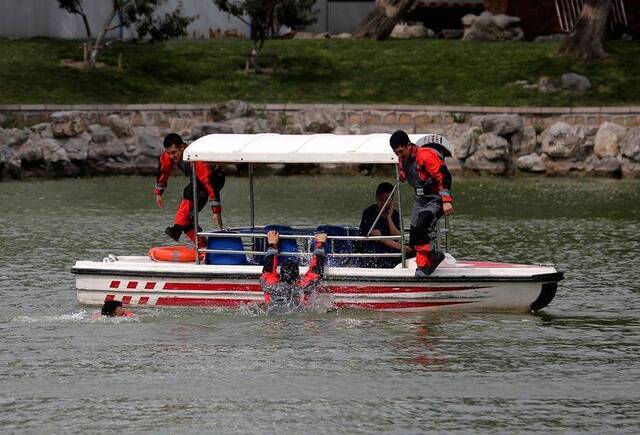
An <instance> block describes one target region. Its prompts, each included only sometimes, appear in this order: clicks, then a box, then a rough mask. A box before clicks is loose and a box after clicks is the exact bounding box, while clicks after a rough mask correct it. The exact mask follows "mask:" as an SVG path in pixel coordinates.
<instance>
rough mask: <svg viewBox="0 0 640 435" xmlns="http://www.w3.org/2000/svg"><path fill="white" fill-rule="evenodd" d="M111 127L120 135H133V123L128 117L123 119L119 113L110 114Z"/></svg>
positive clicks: (120, 136)
mask: <svg viewBox="0 0 640 435" xmlns="http://www.w3.org/2000/svg"><path fill="white" fill-rule="evenodd" d="M108 119H109V127H111V130H113V132H114V133H115V134H116V135H117V136H118V137H119V138H122V137H131V136H133V128H132V126H131V123H130V122H129V121H127V120H126V119H122V118H121V117H120V116H119V115H115V114H114V115H109V118H108Z"/></svg>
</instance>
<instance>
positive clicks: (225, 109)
mask: <svg viewBox="0 0 640 435" xmlns="http://www.w3.org/2000/svg"><path fill="white" fill-rule="evenodd" d="M254 114H255V109H254V108H253V106H251V105H250V104H248V103H245V102H244V101H239V100H230V101H226V102H224V103H219V104H216V105H215V106H213V107H212V108H211V116H212V117H213V120H214V121H226V120H228V119H235V118H244V117H247V116H253V115H254Z"/></svg>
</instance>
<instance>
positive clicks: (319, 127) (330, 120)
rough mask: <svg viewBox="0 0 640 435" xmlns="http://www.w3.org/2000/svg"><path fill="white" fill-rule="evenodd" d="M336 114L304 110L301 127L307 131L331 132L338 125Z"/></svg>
mask: <svg viewBox="0 0 640 435" xmlns="http://www.w3.org/2000/svg"><path fill="white" fill-rule="evenodd" d="M336 119H337V114H336V113H331V112H316V111H313V112H305V113H304V115H303V128H304V130H305V131H307V132H309V133H333V131H334V130H335V129H336V127H337V126H338V123H337V121H336Z"/></svg>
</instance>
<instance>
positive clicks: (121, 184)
mask: <svg viewBox="0 0 640 435" xmlns="http://www.w3.org/2000/svg"><path fill="white" fill-rule="evenodd" d="M380 181H383V180H382V179H377V178H365V177H290V178H279V177H270V178H267V179H259V180H258V182H257V184H256V196H257V197H258V201H257V210H256V217H257V222H258V223H260V224H266V223H279V224H283V223H297V224H307V225H313V224H320V223H322V224H355V225H357V223H358V221H359V218H360V213H361V211H362V209H363V208H365V207H366V206H368V205H369V204H370V203H372V202H373V192H374V190H375V186H376V185H377V184H378V183H379V182H380ZM152 184H153V180H151V179H150V178H139V177H122V178H119V177H114V178H97V179H91V180H61V181H46V182H25V183H5V184H0V198H1V199H2V204H3V206H2V209H1V210H0V244H1V246H2V248H3V249H2V254H1V255H0V288H1V289H2V296H3V298H2V302H3V303H2V304H0V336H1V337H2V340H0V390H1V391H2V393H1V394H0V425H1V427H2V428H3V430H4V431H7V432H10V433H11V432H41V431H42V428H47V430H48V431H51V432H79V431H83V432H101V431H103V428H104V427H109V428H111V429H112V430H115V431H127V432H132V431H136V432H138V431H140V432H159V431H162V432H198V433H201V432H234V433H247V432H325V433H326V432H345V431H347V430H348V431H349V432H354V433H357V432H373V431H389V432H400V433H407V432H412V433H414V432H422V431H433V430H436V431H443V432H444V431H457V432H476V431H483V432H484V431H487V432H507V431H508V432H513V431H540V432H547V431H559V432H574V431H580V432H614V431H615V432H635V431H637V427H639V426H640V407H638V406H637V403H638V402H639V399H640V397H639V396H640V393H639V392H638V391H639V390H638V388H637V380H638V379H639V377H640V366H639V364H638V362H637V359H638V355H640V344H639V343H640V320H639V319H640V306H639V303H638V296H639V293H640V284H639V283H640V260H639V257H640V256H638V252H640V207H639V206H638V204H640V188H639V183H638V182H637V181H612V180H538V179H520V180H496V179H468V180H456V181H455V193H456V204H455V207H456V214H455V216H454V217H453V218H452V220H451V223H452V227H453V254H454V255H455V256H457V257H459V258H484V259H491V260H498V261H516V262H552V263H555V264H556V265H557V266H558V267H559V268H561V269H563V270H565V271H566V277H567V278H566V279H565V280H564V281H562V283H561V285H560V288H559V290H558V295H557V297H556V299H555V300H554V301H553V302H552V304H551V305H550V306H549V307H548V308H546V309H545V310H544V311H543V312H542V313H537V314H536V315H492V314H475V313H474V314H442V313H434V314H429V315H420V316H416V315H407V314H388V313H387V314H382V313H369V312H362V311H357V310H339V311H337V312H325V311H324V310H322V309H318V310H312V311H311V312H304V313H295V314H290V315H283V316H267V315H265V314H264V312H263V311H262V310H260V309H258V308H257V307H255V306H254V307H252V306H248V307H243V308H241V309H237V310H206V309H195V310H194V309H150V308H147V309H140V310H136V312H137V314H138V315H139V321H133V322H132V321H127V320H126V319H125V320H122V321H121V319H100V320H98V321H92V320H91V317H92V314H93V313H94V312H93V310H92V309H82V308H81V307H79V306H78V305H77V303H76V300H75V294H74V290H73V289H74V281H73V276H72V275H71V274H70V272H69V269H70V266H71V265H72V264H73V262H74V261H75V260H76V259H80V258H86V259H100V258H102V257H104V256H106V255H107V254H109V253H114V254H128V253H132V254H133V253H143V252H146V251H147V250H148V248H149V247H150V246H153V245H158V244H165V243H166V242H167V240H165V236H164V234H163V232H162V230H163V228H164V227H165V226H166V225H167V222H171V220H172V215H173V212H174V210H175V207H176V206H177V202H178V200H179V197H180V191H181V189H180V187H181V184H182V180H180V179H176V180H174V181H172V185H171V186H170V188H169V191H168V194H169V196H168V197H167V208H166V209H165V210H158V209H157V208H155V204H154V202H153V197H152V190H151V189H152ZM403 193H404V198H405V199H406V200H407V204H406V207H407V208H406V210H408V205H409V199H410V198H409V194H410V192H409V191H407V190H405V191H403ZM247 202H248V187H247V180H246V179H238V178H231V179H229V180H228V183H227V186H225V190H224V191H223V204H224V214H225V216H224V217H225V222H226V223H227V224H228V225H244V224H246V223H247V221H248V216H249V210H248V206H247ZM202 219H203V220H205V223H207V222H209V221H210V219H211V218H210V215H209V214H207V213H206V212H205V213H203V214H202ZM347 428H348V429H347Z"/></svg>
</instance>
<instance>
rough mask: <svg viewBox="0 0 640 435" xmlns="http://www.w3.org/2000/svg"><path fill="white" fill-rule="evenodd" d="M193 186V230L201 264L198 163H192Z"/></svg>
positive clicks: (197, 260) (197, 259) (197, 257)
mask: <svg viewBox="0 0 640 435" xmlns="http://www.w3.org/2000/svg"><path fill="white" fill-rule="evenodd" d="M191 185H192V187H193V225H194V226H195V228H194V229H193V230H194V231H195V233H196V264H200V246H198V239H199V237H198V180H197V178H196V162H192V163H191Z"/></svg>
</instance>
